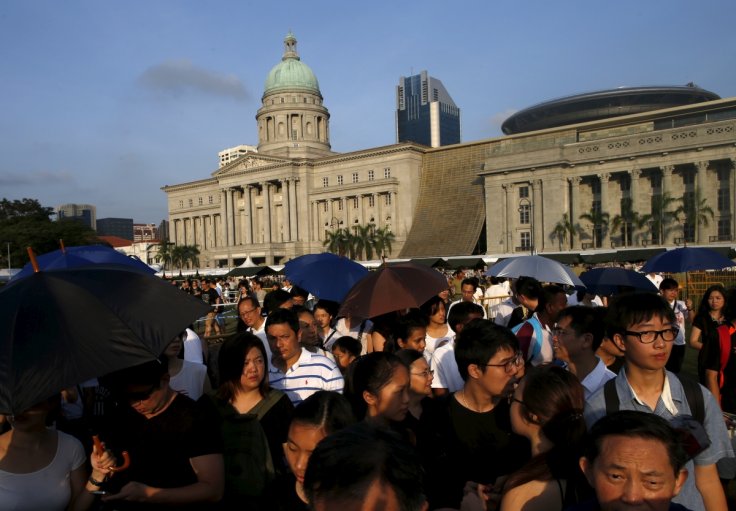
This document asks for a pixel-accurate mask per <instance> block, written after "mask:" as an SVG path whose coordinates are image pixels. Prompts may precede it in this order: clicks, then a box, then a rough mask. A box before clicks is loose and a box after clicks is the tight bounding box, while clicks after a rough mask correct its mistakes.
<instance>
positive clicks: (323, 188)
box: [163, 34, 423, 267]
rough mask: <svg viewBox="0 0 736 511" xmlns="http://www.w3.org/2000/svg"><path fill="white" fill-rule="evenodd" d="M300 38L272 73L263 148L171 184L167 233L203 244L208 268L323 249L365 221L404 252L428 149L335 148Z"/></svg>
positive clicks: (291, 40)
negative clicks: (332, 234)
mask: <svg viewBox="0 0 736 511" xmlns="http://www.w3.org/2000/svg"><path fill="white" fill-rule="evenodd" d="M296 43H297V41H296V38H295V37H294V36H293V34H288V35H287V37H286V39H285V40H284V54H283V58H282V60H281V62H280V63H279V64H277V65H276V66H275V67H274V68H273V69H272V70H271V71H270V72H269V74H268V76H267V78H266V82H265V87H264V92H263V97H262V103H261V108H260V109H259V110H258V112H257V114H256V122H257V125H258V147H257V152H251V153H249V154H245V155H242V156H241V157H240V158H238V159H235V160H233V161H231V162H230V163H228V164H226V165H224V166H222V167H221V168H219V169H218V170H216V171H215V172H214V173H212V174H211V176H210V177H208V178H206V179H203V180H200V181H194V182H189V183H182V184H177V185H171V186H165V187H164V188H163V190H164V191H165V192H166V194H167V198H168V209H169V220H170V228H169V239H170V241H172V242H174V243H176V244H178V245H197V246H198V247H199V249H200V252H201V256H200V261H201V263H202V266H205V267H222V266H233V265H234V264H238V263H239V262H240V261H243V260H245V259H246V257H248V256H250V257H251V258H252V259H253V260H254V261H256V262H264V263H267V264H277V263H280V262H283V261H285V260H287V259H289V258H293V257H296V256H298V255H302V254H305V253H314V252H320V251H323V250H324V245H323V243H324V241H325V239H326V236H327V232H329V231H333V230H335V229H338V228H351V227H356V226H364V225H372V226H374V227H376V228H386V227H388V228H390V229H391V232H392V233H393V234H394V236H395V242H394V244H393V247H392V248H393V250H394V254H398V253H399V251H400V250H401V248H402V245H403V242H404V240H405V238H406V235H407V233H408V231H409V229H410V228H411V225H412V215H413V212H414V207H415V205H416V199H417V195H418V191H417V186H416V184H417V183H418V181H419V177H420V174H421V164H422V154H423V148H422V146H419V145H416V144H413V143H404V144H396V145H391V146H386V147H378V148H374V149H368V150H363V151H357V152H351V153H344V154H339V153H335V152H333V151H332V150H331V147H330V138H329V117H330V115H329V112H328V110H327V108H326V106H325V105H324V103H323V98H322V94H321V92H320V89H319V83H318V81H317V78H316V77H315V76H314V73H313V72H312V70H311V69H310V68H309V67H308V66H307V65H306V64H304V63H303V62H302V61H301V59H300V57H299V54H298V53H297V47H296Z"/></svg>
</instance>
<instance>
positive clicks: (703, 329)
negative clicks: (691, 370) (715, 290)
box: [693, 314, 720, 385]
mask: <svg viewBox="0 0 736 511" xmlns="http://www.w3.org/2000/svg"><path fill="white" fill-rule="evenodd" d="M718 325H720V323H718V322H717V321H713V318H711V317H710V315H708V314H705V315H704V314H698V315H697V316H695V319H693V326H694V327H695V328H698V329H699V330H700V342H702V343H703V347H702V349H701V350H700V351H699V352H698V380H699V381H700V383H702V384H703V385H705V365H706V362H705V360H706V353H708V351H709V350H710V347H709V345H715V346H716V348H717V346H718Z"/></svg>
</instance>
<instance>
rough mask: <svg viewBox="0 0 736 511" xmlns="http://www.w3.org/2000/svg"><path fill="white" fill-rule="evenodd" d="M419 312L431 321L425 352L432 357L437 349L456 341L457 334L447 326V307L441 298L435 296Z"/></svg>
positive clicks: (428, 325) (428, 326) (428, 327)
mask: <svg viewBox="0 0 736 511" xmlns="http://www.w3.org/2000/svg"><path fill="white" fill-rule="evenodd" d="M419 310H421V311H422V312H423V313H424V314H425V316H426V317H427V319H428V320H429V323H428V324H427V336H426V338H425V341H426V343H427V346H426V348H424V351H425V353H426V354H427V355H429V357H431V356H432V354H433V353H434V351H435V350H436V349H437V348H439V347H441V346H444V345H445V344H447V343H450V342H453V341H454V340H455V332H453V330H452V328H450V325H448V324H447V307H446V306H445V302H443V301H442V298H440V297H439V296H437V295H435V296H433V297H432V298H430V299H429V300H427V301H426V302H425V303H424V304H422V306H421V307H419Z"/></svg>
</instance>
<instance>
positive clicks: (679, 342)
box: [659, 277, 693, 373]
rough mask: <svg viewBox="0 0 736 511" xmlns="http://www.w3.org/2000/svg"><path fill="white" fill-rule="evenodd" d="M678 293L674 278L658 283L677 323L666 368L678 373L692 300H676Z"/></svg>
mask: <svg viewBox="0 0 736 511" xmlns="http://www.w3.org/2000/svg"><path fill="white" fill-rule="evenodd" d="M679 293H680V285H679V284H678V283H677V281H676V280H675V279H672V278H669V277H668V278H666V279H663V280H662V282H661V283H660V284H659V294H661V295H662V296H663V297H664V299H665V300H667V303H668V304H669V306H670V307H672V312H674V314H675V323H677V328H678V329H679V331H678V332H677V337H675V341H674V342H673V343H672V353H670V358H669V360H668V361H667V366H666V367H667V370H668V371H672V372H673V373H679V372H680V370H681V369H682V362H683V361H684V360H685V346H686V342H685V323H689V322H690V321H691V320H692V318H690V312H691V311H692V310H693V302H692V300H690V299H689V298H688V299H687V300H684V301H683V300H678V299H677V297H678V294H679Z"/></svg>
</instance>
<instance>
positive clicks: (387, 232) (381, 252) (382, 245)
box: [373, 227, 396, 258]
mask: <svg viewBox="0 0 736 511" xmlns="http://www.w3.org/2000/svg"><path fill="white" fill-rule="evenodd" d="M395 240H396V236H394V233H392V232H391V229H390V228H389V227H383V228H378V229H376V231H375V232H374V237H373V246H374V247H375V249H376V255H377V256H378V257H381V258H383V257H384V256H385V255H387V254H388V255H391V245H392V243H393V242H394V241H395Z"/></svg>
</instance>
